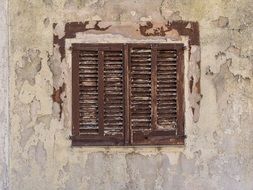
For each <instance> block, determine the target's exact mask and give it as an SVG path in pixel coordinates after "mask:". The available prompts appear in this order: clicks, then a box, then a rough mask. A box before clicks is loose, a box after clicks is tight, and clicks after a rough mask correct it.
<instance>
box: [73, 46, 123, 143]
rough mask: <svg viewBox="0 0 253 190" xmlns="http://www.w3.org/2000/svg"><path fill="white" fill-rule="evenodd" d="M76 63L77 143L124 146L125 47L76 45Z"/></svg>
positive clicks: (74, 81)
mask: <svg viewBox="0 0 253 190" xmlns="http://www.w3.org/2000/svg"><path fill="white" fill-rule="evenodd" d="M72 62H73V64H72V67H73V68H72V71H73V72H72V81H73V85H72V88H73V90H72V92H73V95H72V98H73V100H72V102H73V104H72V106H73V108H72V110H73V111H72V113H73V114H72V117H73V134H74V136H73V142H74V143H73V144H74V145H121V144H123V143H124V98H123V67H124V60H123V46H122V45H116V44H106V45H103V44H85V45H84V44H74V45H73V51H72Z"/></svg>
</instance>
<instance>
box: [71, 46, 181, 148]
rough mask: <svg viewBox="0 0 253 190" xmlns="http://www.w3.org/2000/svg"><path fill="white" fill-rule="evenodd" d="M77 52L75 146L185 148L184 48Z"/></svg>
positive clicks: (112, 48)
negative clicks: (181, 146)
mask: <svg viewBox="0 0 253 190" xmlns="http://www.w3.org/2000/svg"><path fill="white" fill-rule="evenodd" d="M72 48H73V50H72V92H73V94H72V120H73V130H72V134H73V136H72V145H166V144H183V142H184V57H183V44H73V46H72Z"/></svg>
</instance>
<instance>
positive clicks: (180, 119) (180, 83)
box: [177, 47, 185, 136]
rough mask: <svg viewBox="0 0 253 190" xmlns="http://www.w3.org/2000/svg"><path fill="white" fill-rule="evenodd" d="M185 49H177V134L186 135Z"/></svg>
mask: <svg viewBox="0 0 253 190" xmlns="http://www.w3.org/2000/svg"><path fill="white" fill-rule="evenodd" d="M183 73H184V49H183V48H182V47H181V48H178V49H177V126H178V127H177V135H178V136H182V135H184V109H185V108H184V74H183Z"/></svg>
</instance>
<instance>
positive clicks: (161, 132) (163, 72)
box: [129, 44, 184, 145]
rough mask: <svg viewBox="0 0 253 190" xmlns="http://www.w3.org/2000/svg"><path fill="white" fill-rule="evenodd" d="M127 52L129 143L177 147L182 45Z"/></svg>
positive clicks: (143, 46)
mask: <svg viewBox="0 0 253 190" xmlns="http://www.w3.org/2000/svg"><path fill="white" fill-rule="evenodd" d="M129 52H130V61H129V63H130V80H131V82H130V86H131V87H130V128H131V132H132V133H131V135H132V137H131V140H132V143H133V144H135V145H156V144H171V143H177V142H178V139H180V138H182V136H183V125H184V116H183V114H184V111H183V110H184V101H183V94H184V91H183V89H184V88H183V79H184V78H183V76H184V75H183V73H184V70H183V69H184V68H183V45H182V44H179V45H176V44H175V45H171V44H170V45H169V44H167V45H165V44H131V46H130V49H129ZM180 143H182V142H179V144H180Z"/></svg>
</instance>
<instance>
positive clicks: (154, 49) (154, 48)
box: [151, 45, 157, 129]
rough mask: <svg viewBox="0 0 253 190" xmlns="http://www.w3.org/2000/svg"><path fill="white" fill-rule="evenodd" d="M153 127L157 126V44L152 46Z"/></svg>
mask: <svg viewBox="0 0 253 190" xmlns="http://www.w3.org/2000/svg"><path fill="white" fill-rule="evenodd" d="M151 127H152V129H156V128H157V46H156V45H152V46H151Z"/></svg>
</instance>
